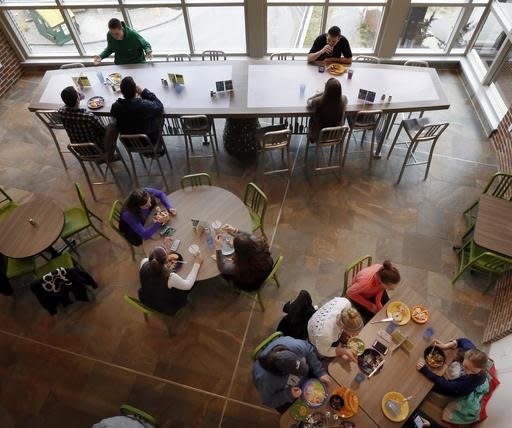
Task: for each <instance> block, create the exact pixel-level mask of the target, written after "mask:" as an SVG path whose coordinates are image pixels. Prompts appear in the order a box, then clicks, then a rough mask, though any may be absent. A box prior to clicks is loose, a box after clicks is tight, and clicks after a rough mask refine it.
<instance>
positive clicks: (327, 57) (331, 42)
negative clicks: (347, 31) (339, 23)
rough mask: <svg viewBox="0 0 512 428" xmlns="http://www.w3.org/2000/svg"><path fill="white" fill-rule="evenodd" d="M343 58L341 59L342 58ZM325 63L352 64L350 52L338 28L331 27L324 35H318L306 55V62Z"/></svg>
mask: <svg viewBox="0 0 512 428" xmlns="http://www.w3.org/2000/svg"><path fill="white" fill-rule="evenodd" d="M342 56H343V57H342ZM315 61H325V62H326V63H327V62H339V63H341V64H352V50H351V49H350V43H349V42H348V40H347V39H346V37H345V36H342V35H341V30H340V27H336V26H334V27H331V28H329V31H328V32H327V33H326V34H320V35H319V36H318V37H317V38H316V39H315V41H314V42H313V46H312V47H311V50H310V51H309V54H308V62H315Z"/></svg>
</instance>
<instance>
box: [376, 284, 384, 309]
mask: <svg viewBox="0 0 512 428" xmlns="http://www.w3.org/2000/svg"><path fill="white" fill-rule="evenodd" d="M383 295H384V288H381V289H380V290H379V291H378V293H377V294H376V296H375V305H376V306H377V312H378V311H380V310H381V309H382V301H381V300H382V296H383Z"/></svg>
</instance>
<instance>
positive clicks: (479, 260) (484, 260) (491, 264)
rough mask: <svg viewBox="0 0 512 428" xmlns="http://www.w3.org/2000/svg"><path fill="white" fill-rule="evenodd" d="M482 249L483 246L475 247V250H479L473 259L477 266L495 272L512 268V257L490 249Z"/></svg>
mask: <svg viewBox="0 0 512 428" xmlns="http://www.w3.org/2000/svg"><path fill="white" fill-rule="evenodd" d="M483 250H484V249H483V248H481V247H477V252H479V254H478V256H477V257H476V259H475V266H476V267H477V268H480V269H483V270H486V271H488V272H492V273H495V274H502V273H504V272H506V271H507V270H510V268H512V258H509V257H504V256H501V255H500V254H497V253H494V252H492V251H483ZM480 251H482V252H480Z"/></svg>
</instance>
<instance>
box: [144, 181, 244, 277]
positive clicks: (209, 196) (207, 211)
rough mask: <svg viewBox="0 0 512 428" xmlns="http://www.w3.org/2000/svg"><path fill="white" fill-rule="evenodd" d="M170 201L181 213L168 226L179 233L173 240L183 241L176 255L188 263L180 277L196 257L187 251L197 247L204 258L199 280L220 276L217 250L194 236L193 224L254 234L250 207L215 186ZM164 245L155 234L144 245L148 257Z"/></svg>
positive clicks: (173, 196) (189, 191) (179, 192)
mask: <svg viewBox="0 0 512 428" xmlns="http://www.w3.org/2000/svg"><path fill="white" fill-rule="evenodd" d="M169 200H170V201H171V204H172V206H173V207H174V208H176V210H177V212H178V214H177V215H176V217H171V220H170V222H169V226H172V227H173V228H174V229H176V232H174V234H173V235H171V236H172V238H174V239H180V240H181V243H180V246H179V248H178V250H177V252H178V253H180V254H181V255H182V256H183V259H184V261H186V262H188V263H186V264H184V265H183V267H182V268H181V269H180V270H179V274H180V275H181V276H182V277H186V276H187V275H188V273H189V272H190V270H191V269H192V265H193V257H192V255H191V254H190V253H189V251H188V247H189V246H190V245H192V244H197V245H198V246H199V248H200V250H201V255H202V256H203V264H202V265H201V269H199V274H198V275H197V280H198V281H200V280H204V279H209V278H213V277H216V276H218V275H219V270H218V269H217V262H216V261H215V260H213V258H212V257H211V256H212V255H213V254H215V249H213V250H210V249H209V248H208V246H207V245H206V238H205V236H204V234H202V235H201V236H199V235H198V234H197V233H196V232H194V230H193V229H192V222H191V221H190V220H191V219H197V220H201V221H206V222H208V223H209V224H211V223H212V222H214V221H215V220H219V221H221V222H222V224H224V223H228V224H231V225H232V226H234V227H237V228H238V229H240V230H242V231H247V232H251V231H252V221H251V216H250V215H249V211H248V210H247V207H246V206H245V204H244V203H243V201H242V200H240V199H239V198H238V196H236V195H234V194H233V193H231V192H228V191H227V190H224V189H221V188H220V187H215V186H196V187H187V188H185V189H183V190H177V191H176V192H173V193H171V194H170V195H169ZM148 220H149V222H151V221H152V218H151V217H149V218H148ZM162 244H163V238H162V237H161V236H160V235H159V234H158V233H155V235H153V238H152V239H147V240H145V241H144V244H143V245H144V251H145V253H146V254H149V253H150V252H151V250H152V249H153V248H154V247H156V246H161V245H162Z"/></svg>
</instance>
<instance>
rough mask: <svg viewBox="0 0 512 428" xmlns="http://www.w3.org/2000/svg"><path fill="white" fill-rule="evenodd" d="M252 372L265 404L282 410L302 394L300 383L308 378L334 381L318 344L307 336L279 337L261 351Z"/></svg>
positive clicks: (327, 381)
mask: <svg viewBox="0 0 512 428" xmlns="http://www.w3.org/2000/svg"><path fill="white" fill-rule="evenodd" d="M252 376H253V380H254V384H255V385H256V388H257V389H258V391H259V392H260V395H261V401H262V402H263V404H265V405H266V406H270V407H273V408H275V409H276V410H277V411H278V412H280V413H284V412H285V411H286V410H287V409H288V407H290V406H291V404H292V403H293V402H294V401H295V399H297V398H299V397H300V396H301V394H302V390H301V387H302V385H303V384H304V382H305V381H306V380H308V379H309V378H311V377H315V378H318V379H319V380H320V381H321V382H323V383H325V384H330V383H331V379H330V377H329V375H328V374H327V372H326V371H325V369H324V368H323V366H322V363H321V362H320V361H319V360H318V357H317V356H316V352H315V348H313V346H312V345H311V344H310V343H308V342H306V341H305V340H298V339H294V338H293V337H287V336H282V337H278V338H277V339H275V340H273V341H272V342H271V343H270V344H269V345H268V346H267V347H266V348H264V349H263V350H262V351H261V352H260V354H259V355H258V358H257V359H256V361H255V362H254V366H253V369H252Z"/></svg>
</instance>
